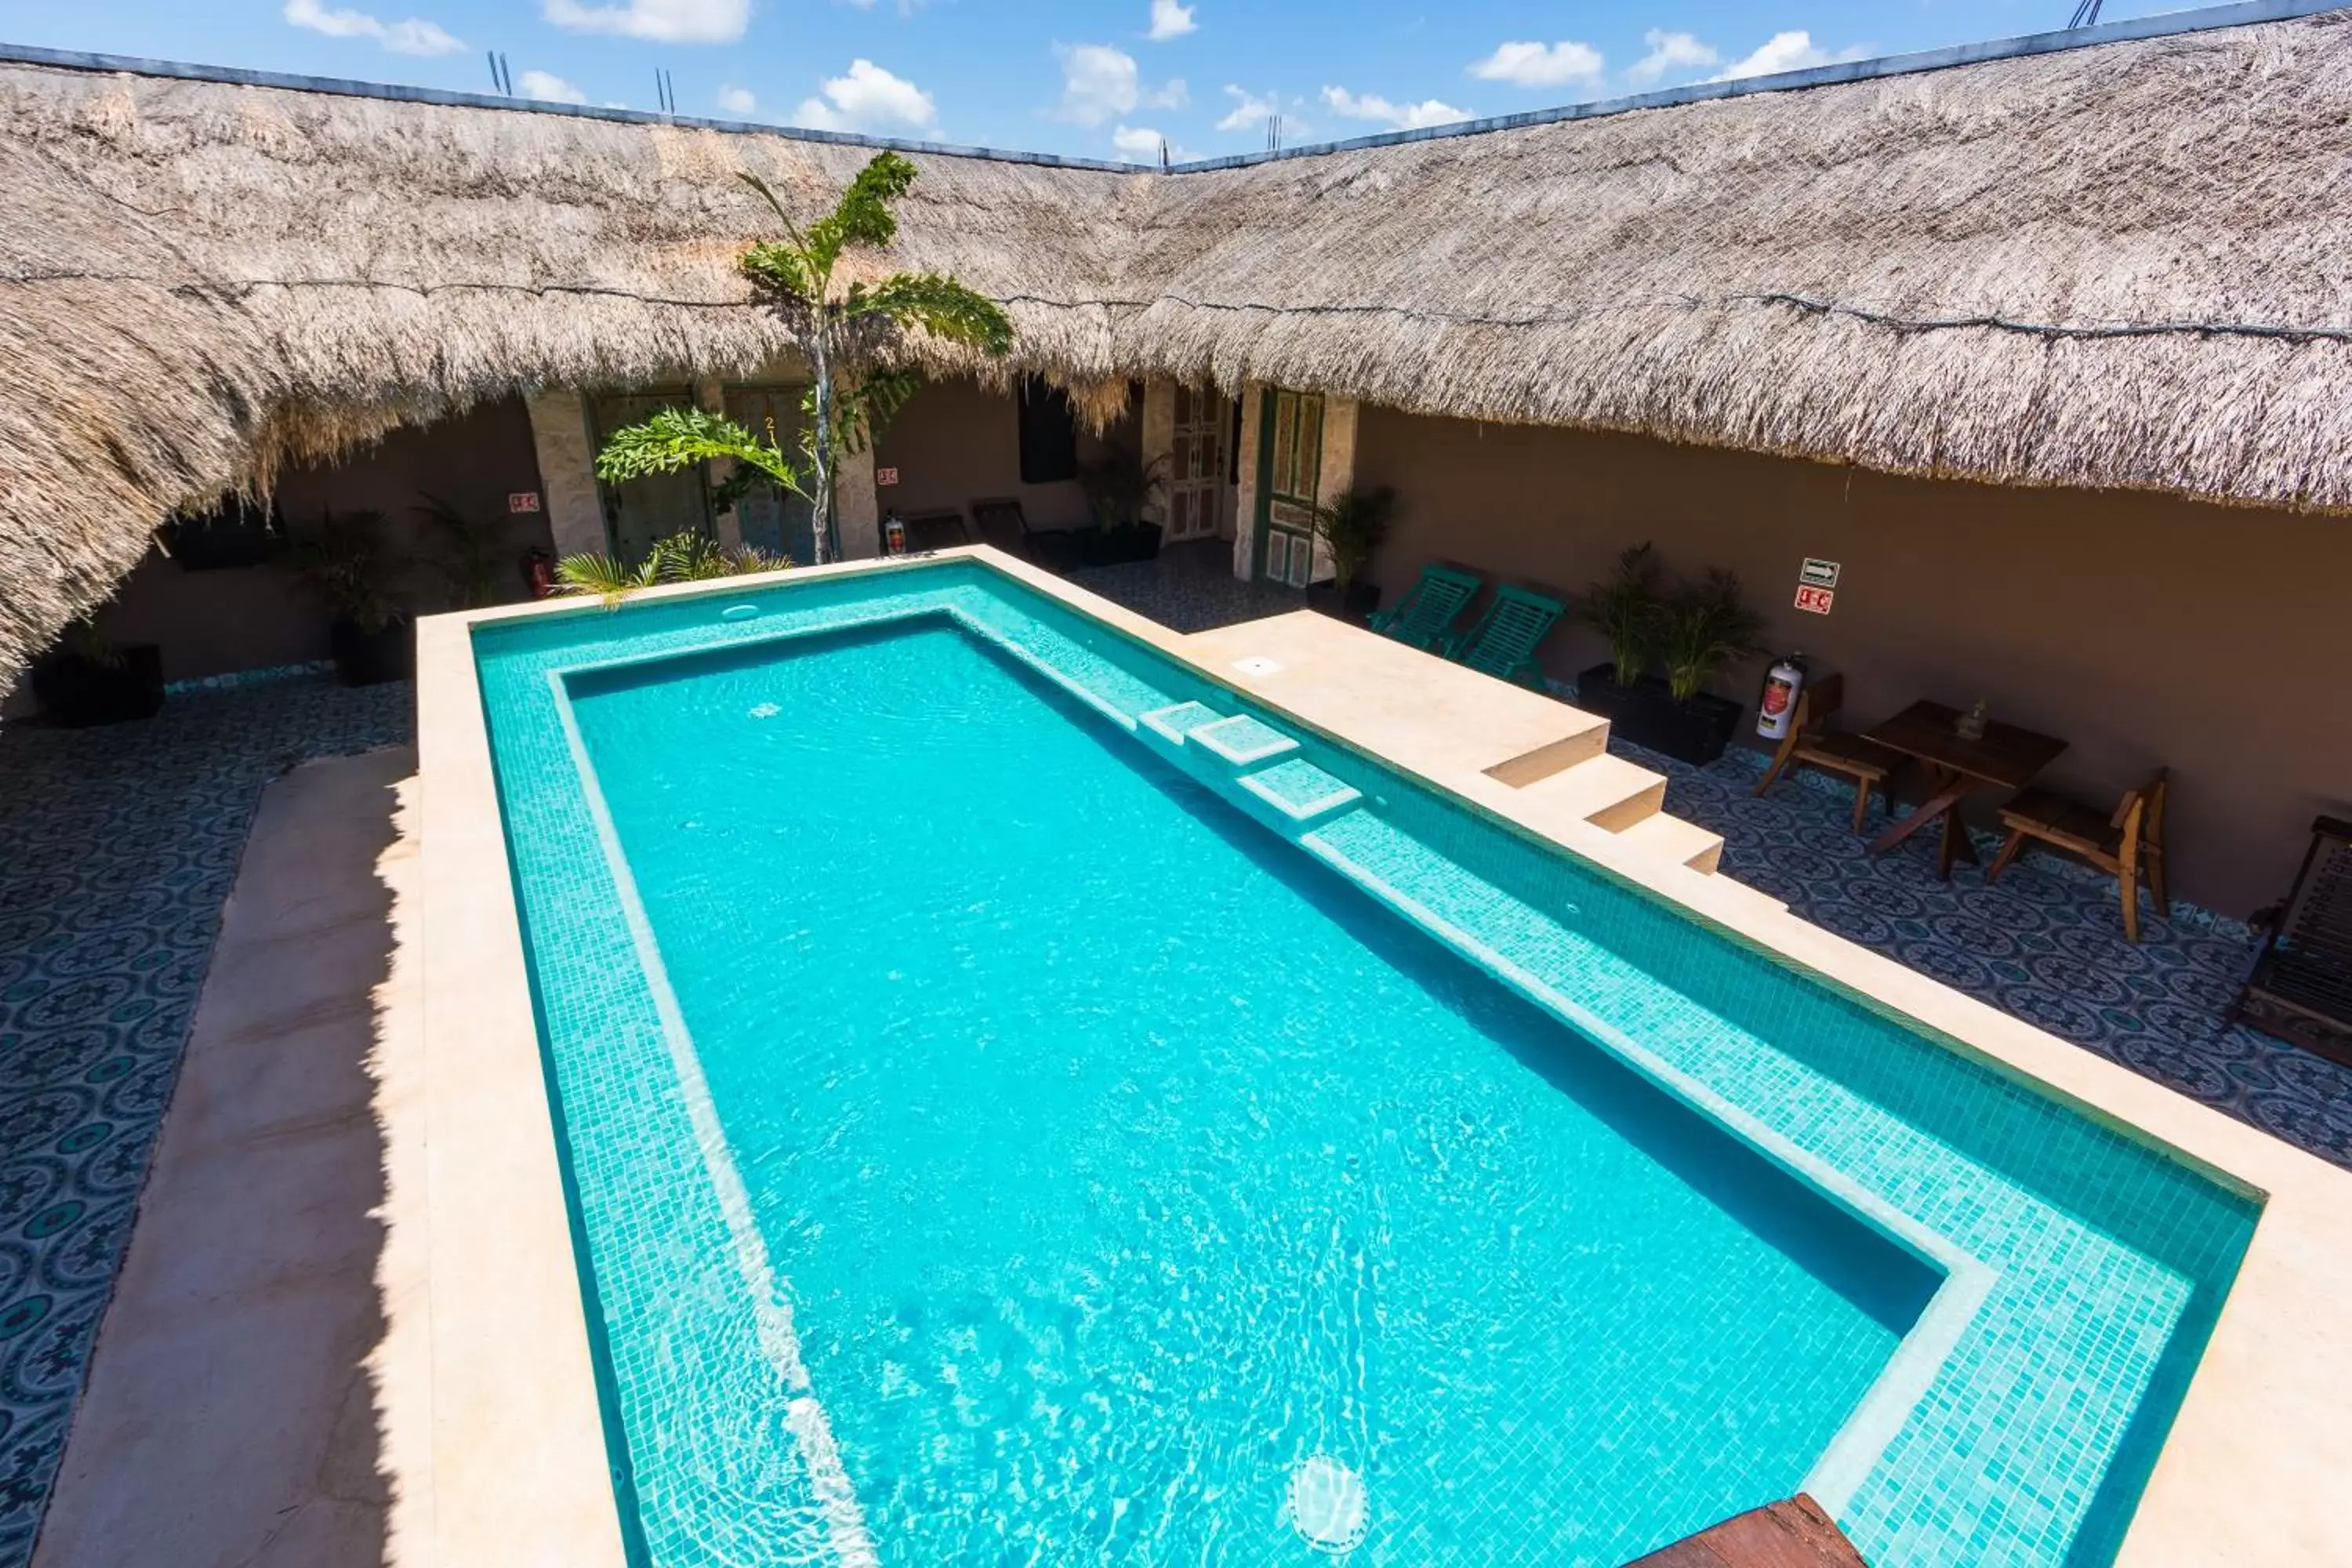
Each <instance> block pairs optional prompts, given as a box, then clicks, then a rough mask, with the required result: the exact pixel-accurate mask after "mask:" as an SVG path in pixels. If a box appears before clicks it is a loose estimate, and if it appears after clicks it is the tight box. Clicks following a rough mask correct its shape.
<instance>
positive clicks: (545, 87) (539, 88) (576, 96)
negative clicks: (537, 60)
mask: <svg viewBox="0 0 2352 1568" xmlns="http://www.w3.org/2000/svg"><path fill="white" fill-rule="evenodd" d="M515 85H516V86H517V87H519V88H520V89H522V95H523V96H524V97H525V98H535V99H537V100H540V101H541V103H585V102H587V101H588V95H587V94H586V93H584V92H583V91H581V90H580V89H578V88H576V87H574V86H572V84H571V83H570V82H568V81H566V80H564V79H562V77H560V76H557V75H556V74H555V73H554V72H552V71H525V72H523V73H522V75H520V76H519V77H517V78H515Z"/></svg>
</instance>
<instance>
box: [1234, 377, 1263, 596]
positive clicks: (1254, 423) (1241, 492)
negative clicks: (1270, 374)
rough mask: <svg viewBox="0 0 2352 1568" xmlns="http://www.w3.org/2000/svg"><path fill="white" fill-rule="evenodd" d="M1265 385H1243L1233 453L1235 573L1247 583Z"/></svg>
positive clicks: (1254, 546)
mask: <svg viewBox="0 0 2352 1568" xmlns="http://www.w3.org/2000/svg"><path fill="white" fill-rule="evenodd" d="M1263 392H1264V388H1263V387H1262V386H1261V385H1260V384H1258V383H1256V382H1255V381H1253V382H1250V383H1248V384H1246V385H1244V387H1243V388H1242V444H1241V450H1240V451H1239V452H1238V453H1236V454H1235V467H1234V472H1235V475H1236V478H1235V479H1234V576H1236V577H1238V578H1240V579H1241V580H1242V581H1243V582H1244V583H1246V582H1248V581H1249V578H1250V563H1251V559H1252V557H1253V556H1254V555H1255V552H1256V550H1257V427H1258V422H1259V420H1260V419H1262V418H1263V417H1264V415H1265V405H1264V404H1263V403H1262V402H1261V401H1260V398H1261V395H1262V394H1263Z"/></svg>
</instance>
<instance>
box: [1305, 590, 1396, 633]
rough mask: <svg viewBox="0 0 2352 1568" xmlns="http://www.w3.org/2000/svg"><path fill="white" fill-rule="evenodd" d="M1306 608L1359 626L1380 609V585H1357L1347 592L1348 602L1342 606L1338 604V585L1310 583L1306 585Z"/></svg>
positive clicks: (1350, 624)
mask: <svg viewBox="0 0 2352 1568" xmlns="http://www.w3.org/2000/svg"><path fill="white" fill-rule="evenodd" d="M1380 607H1381V585H1380V584H1378V583H1359V584H1356V585H1355V586H1354V587H1352V588H1349V590H1348V602H1347V603H1346V604H1345V605H1342V604H1340V603H1339V584H1337V583H1310V584H1307V608H1308V609H1310V610H1318V611H1320V612H1321V613H1322V614H1324V615H1327V616H1330V617H1332V618H1333V619H1334V620H1340V621H1345V622H1347V623H1348V624H1349V626H1362V625H1363V624H1364V623H1365V622H1366V621H1369V620H1370V619H1371V618H1372V612H1373V611H1374V610H1377V609H1379V608H1380Z"/></svg>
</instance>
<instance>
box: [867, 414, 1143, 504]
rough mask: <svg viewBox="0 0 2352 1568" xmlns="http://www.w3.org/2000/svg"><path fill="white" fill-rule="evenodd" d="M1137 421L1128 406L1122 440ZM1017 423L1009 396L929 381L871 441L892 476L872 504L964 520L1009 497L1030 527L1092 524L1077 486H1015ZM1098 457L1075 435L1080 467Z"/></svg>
mask: <svg viewBox="0 0 2352 1568" xmlns="http://www.w3.org/2000/svg"><path fill="white" fill-rule="evenodd" d="M1020 419H1021V416H1020V412H1019V410H1018V408H1017V407H1016V406H1015V405H1014V403H1013V394H1012V393H1010V392H992V391H990V390H989V389H987V388H986V387H983V386H982V385H980V384H978V383H977V382H970V381H935V382H932V383H929V384H927V385H926V386H924V388H923V389H922V390H921V391H920V392H918V393H917V394H915V395H914V396H913V397H912V398H910V399H908V403H907V406H906V407H904V408H902V409H900V410H899V411H898V417H897V418H896V419H893V420H892V421H891V422H890V426H889V428H888V429H887V430H885V431H884V432H883V433H882V439H881V440H879V441H878V442H877V443H875V447H874V457H873V460H874V464H875V466H876V467H877V468H897V469H898V483H897V484H896V485H890V486H885V487H884V488H882V489H878V490H877V491H875V496H876V499H877V502H878V504H879V505H881V506H883V507H886V508H896V509H897V510H898V512H899V513H900V514H901V515H904V514H906V513H908V512H918V511H929V510H933V509H934V508H946V507H952V508H954V509H955V510H958V511H961V512H963V513H964V514H965V516H966V518H967V519H969V518H970V516H971V503H972V502H973V501H975V500H983V499H987V498H990V497H995V496H1013V497H1017V498H1018V499H1019V500H1020V502H1021V510H1022V511H1023V512H1024V514H1025V515H1026V516H1027V517H1028V519H1029V526H1030V527H1031V528H1034V529H1052V528H1076V527H1079V526H1082V525H1084V524H1086V523H1088V522H1091V521H1094V519H1093V514H1092V513H1091V512H1089V511H1088V510H1087V498H1086V494H1085V492H1084V491H1083V490H1081V489H1079V488H1078V484H1077V481H1076V480H1075V479H1066V480H1062V481H1060V482H1058V483H1055V484H1050V485H1024V484H1023V483H1022V482H1021V423H1020ZM1138 420H1139V412H1138V411H1137V410H1135V409H1132V408H1130V409H1129V415H1128V420H1127V423H1128V425H1129V426H1130V428H1129V429H1128V430H1126V431H1125V433H1124V434H1125V438H1126V439H1128V440H1129V441H1134V440H1137V439H1139V430H1138V429H1137V428H1134V426H1137V423H1138ZM1102 451H1103V444H1102V443H1101V442H1100V441H1098V440H1097V439H1095V438H1094V437H1090V436H1088V435H1087V433H1086V432H1085V431H1084V430H1083V429H1082V430H1080V431H1079V432H1078V461H1079V462H1081V463H1090V462H1094V461H1096V460H1097V459H1098V458H1100V457H1101V456H1102ZM846 537H847V536H846V534H845V535H844V539H845V541H846Z"/></svg>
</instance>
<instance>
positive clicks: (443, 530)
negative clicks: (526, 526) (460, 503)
mask: <svg viewBox="0 0 2352 1568" xmlns="http://www.w3.org/2000/svg"><path fill="white" fill-rule="evenodd" d="M416 493H417V495H418V496H419V497H420V498H421V499H422V500H423V502H424V504H423V505H421V506H419V507H417V508H416V509H415V510H416V513H417V515H418V516H420V517H422V518H424V519H425V521H427V522H429V523H431V524H432V525H433V527H434V528H435V529H436V530H437V531H439V532H440V534H441V539H442V542H443V543H444V544H445V545H446V547H447V552H448V553H447V555H446V558H445V559H444V560H442V561H441V562H440V563H439V565H440V568H441V570H442V572H443V573H445V574H446V575H447V576H448V579H449V585H450V586H451V587H453V588H455V589H456V590H457V599H458V608H460V609H466V610H478V609H480V608H481V607H482V606H483V605H490V604H496V603H497V602H498V597H499V542H500V541H499V525H498V523H497V521H495V520H492V519H485V518H483V517H482V516H480V515H479V514H478V513H474V512H468V511H466V510H462V509H461V508H458V507H457V506H454V505H452V504H450V503H449V502H448V501H446V500H442V499H441V498H440V497H439V496H436V495H435V494H434V493H433V492H432V491H430V490H419V491H417V492H416Z"/></svg>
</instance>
